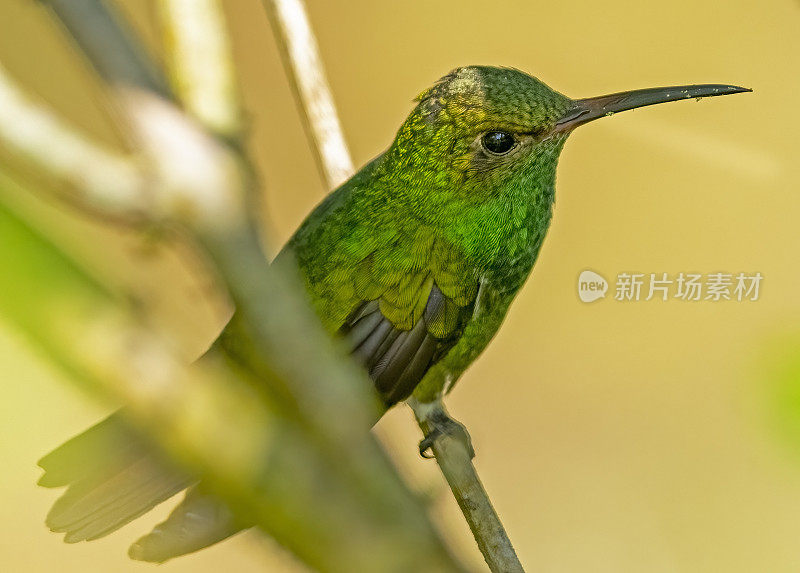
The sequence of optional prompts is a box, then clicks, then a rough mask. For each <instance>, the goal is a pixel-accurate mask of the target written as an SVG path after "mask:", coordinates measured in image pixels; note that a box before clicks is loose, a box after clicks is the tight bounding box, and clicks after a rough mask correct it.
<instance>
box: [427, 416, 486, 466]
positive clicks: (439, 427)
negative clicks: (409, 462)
mask: <svg viewBox="0 0 800 573" xmlns="http://www.w3.org/2000/svg"><path fill="white" fill-rule="evenodd" d="M428 424H429V429H428V432H427V433H426V434H425V437H424V438H423V439H422V440H421V441H420V443H419V455H420V456H422V457H423V458H425V459H431V458H433V457H434V455H433V445H434V444H435V443H436V442H437V441H439V440H441V439H442V438H452V439H454V440H456V441H458V442H460V443H461V445H463V446H464V449H465V450H467V453H469V457H470V459H472V458H474V457H475V449H474V448H473V447H472V438H471V437H470V435H469V432H468V431H467V428H466V427H465V426H464V424H462V423H461V422H459V421H458V420H455V419H453V418H451V417H450V416H448V415H447V413H446V412H444V411H443V410H440V411H437V412H435V413H434V414H433V415H432V416H431V417H429V418H428Z"/></svg>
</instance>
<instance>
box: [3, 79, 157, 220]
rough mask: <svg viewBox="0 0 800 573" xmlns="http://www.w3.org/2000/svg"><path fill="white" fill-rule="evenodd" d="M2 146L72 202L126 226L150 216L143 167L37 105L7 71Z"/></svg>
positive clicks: (42, 106)
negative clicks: (51, 180) (53, 181)
mask: <svg viewBox="0 0 800 573" xmlns="http://www.w3.org/2000/svg"><path fill="white" fill-rule="evenodd" d="M0 143H1V144H2V145H0V147H3V148H5V149H7V150H8V151H10V152H11V153H12V154H14V155H16V156H18V157H20V158H21V159H22V160H23V161H25V162H26V163H29V164H33V165H36V167H37V168H38V169H39V170H40V171H43V172H45V173H46V174H48V175H50V176H51V177H53V178H55V179H56V180H58V181H59V182H60V183H62V184H64V185H63V187H62V189H63V190H64V193H63V195H64V198H65V199H66V200H67V201H68V202H71V203H75V204H79V205H83V206H89V205H91V206H92V211H93V212H94V213H95V214H97V213H98V212H100V213H102V214H103V215H104V216H106V217H110V218H114V219H115V220H123V221H128V220H139V219H140V218H141V217H142V215H143V213H144V212H145V211H146V210H147V203H146V195H145V194H144V193H143V190H144V188H145V177H144V173H143V170H142V169H141V165H140V164H138V163H137V162H136V161H135V160H134V159H133V158H131V157H126V156H123V155H120V154H117V153H114V152H113V151H110V150H109V149H107V148H105V147H102V146H100V145H98V144H96V143H95V142H93V141H91V140H90V139H89V138H88V137H86V136H84V135H83V134H81V133H80V132H78V131H75V130H74V129H73V128H72V126H70V125H67V124H66V122H64V121H63V120H61V119H60V118H59V117H58V116H56V115H55V114H54V113H53V112H52V111H51V110H50V109H48V108H47V107H46V106H44V105H41V104H39V103H37V102H34V101H33V100H32V99H31V98H29V96H27V94H25V93H24V92H23V90H22V89H20V88H19V86H18V85H17V84H16V83H15V82H14V80H13V79H12V78H11V77H10V76H9V75H8V72H7V71H6V69H5V68H4V67H3V66H2V65H0ZM64 187H66V189H64Z"/></svg>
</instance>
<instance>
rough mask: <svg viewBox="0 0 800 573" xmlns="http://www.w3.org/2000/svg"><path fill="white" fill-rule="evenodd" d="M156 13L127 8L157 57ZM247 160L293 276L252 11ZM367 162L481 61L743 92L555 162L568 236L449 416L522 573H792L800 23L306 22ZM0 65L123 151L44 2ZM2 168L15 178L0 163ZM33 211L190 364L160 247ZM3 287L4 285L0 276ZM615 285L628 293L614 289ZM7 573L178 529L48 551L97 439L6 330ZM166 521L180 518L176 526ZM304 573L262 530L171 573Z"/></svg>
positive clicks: (571, 89) (116, 557)
mask: <svg viewBox="0 0 800 573" xmlns="http://www.w3.org/2000/svg"><path fill="white" fill-rule="evenodd" d="M151 4H152V2H150V1H146V0H129V1H126V2H121V5H122V6H123V7H124V9H125V11H126V13H127V14H128V15H129V16H130V17H131V18H132V20H133V22H134V23H135V25H136V26H137V28H138V29H139V31H140V32H141V33H142V34H144V36H145V38H146V39H147V41H148V42H149V46H150V48H151V49H152V51H153V53H154V54H156V55H157V54H158V53H159V49H160V48H159V44H158V42H159V33H158V27H157V18H156V14H155V11H154V9H153V7H152V6H151ZM225 4H226V11H227V15H228V17H229V21H230V26H231V28H232V30H233V34H232V36H233V41H234V47H235V51H236V57H237V61H238V64H239V73H240V80H241V86H242V91H243V97H244V99H245V104H246V108H247V110H248V114H249V129H250V135H249V143H250V152H251V154H252V156H253V157H254V159H255V162H256V164H257V165H258V168H259V170H260V177H261V178H262V180H263V181H264V183H265V187H266V196H265V197H264V201H263V217H264V220H265V222H266V223H267V225H268V228H269V233H268V237H269V241H270V244H271V246H272V249H273V251H277V249H278V248H280V246H281V245H282V243H283V242H284V241H285V240H286V238H287V237H288V236H289V235H290V234H291V233H292V231H293V230H294V229H295V228H296V227H297V225H298V224H299V223H300V221H301V220H302V219H303V217H304V216H305V214H306V213H307V212H308V211H309V210H310V209H311V208H312V207H313V206H314V205H315V204H316V203H317V202H318V201H319V200H320V199H321V198H322V197H323V196H324V194H325V192H326V190H325V189H324V186H323V184H322V183H321V180H320V177H319V175H318V173H317V171H316V168H315V165H314V162H313V159H312V155H311V153H310V151H309V148H308V145H307V143H306V139H305V136H304V134H303V130H302V127H301V123H300V119H299V115H298V113H297V110H296V107H295V104H294V102H293V100H292V96H291V92H290V89H289V86H288V83H287V81H286V79H285V75H284V73H283V70H282V67H281V63H280V60H279V55H278V52H277V48H276V45H275V43H274V41H273V38H272V34H271V31H270V28H269V25H268V21H267V19H266V16H265V14H264V12H263V7H262V5H261V3H260V2H258V1H257V0H228V1H227V2H226V3H225ZM307 7H308V10H309V13H310V17H311V20H312V23H313V25H314V28H315V31H316V33H317V36H318V41H319V44H320V50H321V52H322V54H323V58H324V61H325V64H326V67H327V73H328V78H329V80H330V82H331V85H332V89H333V92H334V96H335V99H336V103H337V105H338V108H339V112H340V114H341V120H342V123H343V126H344V130H345V134H346V136H347V140H348V142H349V144H350V146H351V151H352V153H353V156H354V159H355V161H356V163H357V164H358V165H362V164H364V163H365V162H366V161H368V160H369V159H370V158H372V157H373V156H374V155H376V154H377V153H379V152H380V151H382V150H383V149H384V148H385V147H386V146H387V145H388V144H389V143H390V142H391V140H392V138H393V137H394V133H395V131H396V129H397V128H398V127H399V125H400V123H401V122H402V121H403V119H404V118H405V116H406V114H407V113H408V112H409V110H410V109H411V105H412V104H411V100H412V98H413V97H414V96H415V95H416V94H417V93H419V92H420V91H422V90H423V89H424V88H425V87H427V86H428V85H429V84H431V83H432V82H433V81H434V80H436V79H437V78H438V77H440V76H441V75H443V74H445V73H446V72H447V71H449V70H450V69H452V68H454V67H456V66H459V65H465V64H493V65H504V66H513V67H517V68H520V69H522V70H524V71H527V72H529V73H531V74H533V75H535V76H537V77H539V78H540V79H542V80H544V81H545V82H547V83H548V84H549V85H551V86H552V87H553V88H555V89H557V90H558V91H561V92H563V93H565V94H567V95H570V96H572V97H587V96H591V95H599V94H602V93H608V92H614V91H620V90H625V89H633V88H640V87H651V86H658V85H670V84H688V83H712V82H722V83H733V84H739V85H744V86H749V87H752V88H753V89H754V90H755V91H754V93H753V94H746V95H740V96H736V97H730V98H719V99H709V100H703V101H702V102H700V103H695V102H686V103H680V104H672V105H667V106H659V107H654V108H649V109H646V110H638V111H635V112H631V113H626V114H623V115H619V116H616V117H614V118H613V119H608V120H603V121H600V122H597V123H593V124H591V125H590V126H588V127H585V128H582V129H580V130H578V131H577V132H576V134H575V135H573V136H572V137H571V139H570V141H569V143H568V144H567V146H566V149H565V152H564V154H563V155H562V159H561V163H560V167H559V175H558V185H557V194H556V195H557V200H556V208H555V218H554V222H553V225H552V227H551V230H550V233H549V237H548V239H547V241H546V244H545V246H544V248H543V250H542V254H541V257H540V259H539V262H538V263H537V265H536V268H535V271H534V274H533V278H532V280H531V281H530V282H529V283H528V285H527V286H526V287H525V288H524V289H523V291H522V292H521V294H520V296H519V298H518V299H517V302H516V303H515V304H514V306H513V307H512V311H511V313H510V315H509V318H508V320H507V322H506V324H505V326H504V328H503V329H502V330H501V332H500V334H499V335H498V337H497V338H496V340H495V341H494V343H493V344H492V345H491V346H490V348H489V349H488V350H487V351H486V353H485V354H484V356H483V357H482V358H481V359H480V360H479V361H478V362H477V363H476V364H475V365H474V366H473V367H472V368H471V369H470V370H469V371H468V372H467V374H466V375H465V376H464V377H463V378H462V380H461V381H460V383H459V385H458V387H457V389H456V391H455V392H454V393H453V394H452V395H451V397H450V400H449V402H448V403H449V407H450V410H451V412H452V413H453V415H454V416H455V417H457V418H458V419H460V420H461V421H463V422H464V423H465V424H466V425H467V426H468V427H469V429H470V432H471V434H472V437H473V442H474V444H475V448H476V451H477V458H476V464H477V467H478V471H479V472H480V474H481V476H482V478H483V480H484V483H485V486H486V488H487V490H488V491H489V494H490V495H491V496H492V499H493V500H494V502H495V505H496V508H497V511H498V513H499V514H500V516H501V518H502V519H503V521H504V523H505V525H506V527H507V529H508V532H509V534H510V536H511V538H512V540H513V542H514V544H515V546H516V548H517V550H518V552H519V554H520V557H521V559H522V561H523V563H524V564H526V566H527V567H528V568H529V570H530V571H548V572H574V571H593V572H605V571H608V572H612V571H613V572H621V571H637V572H638V571H652V572H662V571H664V572H671V571H680V572H694V571H697V572H707V571H730V572H740V571H741V572H746V571H771V572H784V571H786V572H793V571H798V570H800V543H798V537H800V297H798V296H797V294H796V292H797V289H798V286H800V258H798V254H797V248H798V238H800V230H798V224H797V221H798V220H800V199H799V198H798V185H797V184H798V181H800V173H799V172H798V171H800V167H799V166H800V163H799V162H798V161H797V156H798V151H800V149H798V144H797V128H798V127H800V107H798V105H797V104H796V99H797V93H800V75H798V74H797V73H796V70H797V64H798V54H800V4H798V3H797V2H794V1H789V0H766V1H764V2H759V3H753V2H746V1H744V0H734V1H731V2H728V3H726V4H725V6H724V9H720V7H719V5H717V4H715V3H711V2H696V1H689V0H675V1H674V2H670V3H669V4H657V3H642V2H634V1H626V0H609V1H607V2H603V3H597V2H577V3H576V2H570V3H558V2H522V1H510V2H504V3H486V2H474V1H466V2H465V1H458V2H457V1H454V0H453V1H449V0H442V1H439V2H435V3H429V2H422V1H417V0H415V1H408V2H402V3H390V2H370V1H367V0H351V1H349V2H323V1H321V0H308V2H307ZM0 60H1V61H2V62H3V63H4V64H5V65H6V66H7V67H8V69H9V71H10V72H11V73H12V74H13V75H14V76H16V77H17V78H18V79H19V80H20V81H21V82H22V84H23V85H24V86H25V87H27V88H28V89H29V90H31V91H32V92H34V93H36V94H38V95H39V96H41V98H43V99H44V100H46V101H47V102H48V103H50V104H51V105H52V106H53V107H54V108H55V109H57V110H59V111H60V112H62V113H63V114H64V115H65V116H66V117H68V118H70V119H71V120H72V121H73V122H74V123H75V124H76V125H78V126H80V127H81V128H83V129H85V130H86V131H87V132H88V133H90V134H92V135H94V136H95V137H98V138H100V139H101V140H103V141H106V142H109V143H110V144H114V145H119V138H118V135H117V134H116V133H114V131H113V130H112V129H111V127H110V123H109V122H108V120H107V117H106V115H105V112H104V109H103V107H102V101H101V98H100V92H99V90H98V85H97V83H96V82H95V81H94V79H93V78H92V76H91V74H90V73H89V71H88V69H87V67H86V66H85V65H84V64H83V63H82V62H81V61H80V60H79V59H78V58H76V56H75V54H74V52H73V50H72V49H71V47H70V45H69V44H68V42H67V41H66V38H65V35H64V34H63V33H62V32H61V30H59V29H58V28H57V27H56V26H54V25H53V23H52V21H51V19H50V18H49V17H48V13H47V11H46V10H45V9H44V8H43V7H42V5H41V4H40V3H37V2H32V1H30V0H4V1H3V2H2V3H0ZM2 154H3V150H2V149H0V158H2V159H5V157H4V156H3V155H2ZM31 177H33V178H34V179H35V178H36V177H37V174H35V173H30V172H26V171H25V170H24V168H21V169H18V170H14V171H5V172H3V171H0V178H2V181H3V182H4V184H5V185H7V186H9V188H10V189H11V193H12V200H13V201H14V202H15V203H16V204H17V206H18V209H19V210H21V211H22V212H28V213H32V214H35V215H36V217H37V218H39V220H44V221H47V225H48V226H47V229H46V231H47V234H48V236H50V237H51V238H52V239H54V240H55V241H57V242H59V243H60V244H62V245H64V247H65V248H66V249H67V250H68V251H69V252H70V253H72V254H73V255H74V257H75V258H77V259H79V260H80V261H81V262H82V263H83V264H85V265H86V266H87V267H88V268H89V269H91V271H92V272H93V273H96V274H97V275H98V276H102V277H103V278H104V279H107V280H110V281H117V282H118V283H119V284H126V285H131V286H132V287H133V288H135V290H136V292H137V293H138V294H139V296H141V297H142V299H143V300H147V301H148V302H149V303H150V304H151V305H153V307H154V308H156V309H158V314H159V318H160V319H161V320H163V322H164V324H168V325H170V328H172V329H173V331H174V332H176V333H178V334H179V336H180V338H181V340H182V341H183V342H184V344H185V348H184V350H185V353H186V356H187V359H189V358H192V357H194V356H195V355H196V354H197V353H199V352H200V351H201V350H202V349H203V348H204V346H205V345H206V344H208V343H209V341H210V340H212V339H213V338H214V336H215V335H216V333H217V332H218V330H219V328H220V327H221V325H222V323H223V321H224V318H225V315H226V312H227V310H226V309H225V308H224V305H222V304H209V303H208V302H207V301H206V297H205V294H206V292H207V289H208V285H207V284H206V283H205V280H204V279H203V278H202V277H199V276H197V274H196V273H194V272H193V271H192V265H191V261H187V256H186V253H185V252H181V251H180V249H174V250H170V249H162V248H154V247H153V245H152V244H151V243H149V242H148V241H147V240H146V239H143V238H141V237H137V236H134V235H126V234H124V233H120V232H117V231H112V230H109V229H107V228H104V227H103V226H102V225H99V224H96V223H91V222H89V221H87V220H85V219H83V218H81V217H77V216H74V215H73V214H71V213H69V212H68V211H67V210H66V209H65V208H64V207H62V206H60V205H56V204H52V203H50V202H48V201H47V200H46V199H44V198H42V197H33V198H32V197H30V196H28V195H27V194H25V193H22V192H14V191H13V188H11V186H10V184H9V183H8V182H9V181H10V180H12V179H16V180H19V179H23V178H31ZM587 268H588V269H593V270H595V271H598V272H599V273H601V274H603V275H604V276H605V277H606V278H607V279H609V280H610V281H611V282H612V285H613V280H614V278H615V277H616V275H617V274H618V273H621V272H641V273H648V274H649V273H657V274H660V273H662V272H667V273H670V274H677V273H679V272H699V273H712V272H719V271H722V272H730V273H738V272H740V271H744V272H749V273H754V272H760V273H761V274H762V275H763V276H764V279H763V282H762V285H761V293H760V298H759V300H758V301H755V302H735V301H730V302H719V303H713V302H710V301H702V302H695V303H688V302H684V301H680V300H669V301H667V302H663V301H660V300H653V301H649V302H644V301H640V302H627V303H624V302H617V301H614V300H613V298H612V297H611V296H609V297H608V298H607V299H605V300H600V301H597V302H594V303H591V304H585V303H582V302H581V301H580V300H579V299H578V297H577V293H576V281H577V276H578V274H579V273H580V272H581V271H582V270H584V269H587ZM0 272H2V269H0ZM612 288H613V286H612ZM0 381H2V382H0V384H2V398H0V459H2V460H3V468H2V477H1V478H0V570H3V571H31V572H38V571H43V572H44V571H59V572H71V571H75V572H77V571H87V570H89V571H114V572H117V571H119V572H124V571H144V570H146V569H148V568H151V567H152V565H148V564H142V563H137V562H133V561H129V560H128V558H127V557H126V550H127V546H128V545H129V544H130V542H131V541H133V540H134V539H135V538H137V537H138V536H139V535H141V534H143V533H145V532H146V531H148V530H149V528H150V526H151V525H152V524H153V523H155V522H156V521H158V520H160V519H162V518H163V517H164V516H165V515H166V513H167V512H168V509H169V507H166V506H165V507H163V508H160V509H159V511H157V512H155V513H154V514H153V515H149V516H146V517H145V518H143V519H141V520H138V521H135V522H133V523H132V524H130V525H128V526H126V527H125V528H124V529H122V530H121V531H119V532H117V533H115V534H114V535H112V536H110V537H108V538H105V539H102V540H99V541H95V542H91V543H82V544H79V545H75V546H68V545H65V544H63V543H62V542H61V539H60V536H58V535H56V534H52V533H50V532H48V531H47V529H46V528H45V526H44V516H45V514H46V512H47V510H48V508H49V506H50V504H51V503H52V502H53V500H54V499H55V498H56V497H57V495H58V494H57V492H55V491H52V490H45V489H41V488H38V487H37V486H36V485H35V483H36V480H37V479H38V476H39V470H38V468H37V467H36V460H37V459H38V458H39V457H41V456H42V455H43V454H44V453H46V452H47V451H49V450H50V449H52V448H53V447H54V446H56V445H58V444H59V443H60V442H62V441H63V440H64V439H65V438H66V437H68V436H71V435H73V434H75V433H77V432H79V431H80V430H82V429H83V428H84V427H86V426H88V425H89V424H91V423H94V422H95V421H96V420H98V419H100V418H101V417H102V416H104V415H105V413H107V412H109V411H110V410H111V409H112V408H113V407H114V405H111V404H99V403H97V402H95V401H93V400H92V399H91V398H90V397H88V396H86V395H84V394H81V393H80V391H79V390H77V389H75V387H73V386H70V385H69V383H67V382H65V381H64V380H61V379H60V378H59V377H58V376H57V375H56V374H54V373H53V372H52V371H51V370H50V369H49V368H48V366H47V364H46V363H45V362H43V361H42V360H40V358H39V357H37V355H36V353H35V352H34V351H33V350H31V349H30V348H28V347H26V346H25V345H24V343H23V341H22V339H21V338H19V337H18V336H17V335H16V333H15V332H13V331H12V330H10V329H9V328H7V327H6V326H4V325H3V322H2V317H0ZM377 432H379V434H380V435H381V437H382V438H383V439H384V440H385V442H386V443H387V444H388V445H389V448H390V450H391V451H392V453H393V455H394V456H395V458H396V459H397V463H398V465H400V467H401V468H402V470H403V472H404V473H405V474H406V475H407V476H408V477H409V479H410V480H412V481H413V483H414V484H415V485H416V487H417V488H418V489H420V490H421V491H424V492H426V493H427V494H429V495H431V496H432V497H434V499H435V500H436V501H435V511H436V512H437V519H438V520H439V521H440V522H441V524H442V527H443V528H444V529H445V531H446V532H447V535H448V537H449V538H450V539H451V540H452V543H453V545H454V546H455V547H457V548H459V553H460V554H462V555H463V556H464V557H465V560H467V561H468V562H469V563H471V564H473V565H475V566H476V567H480V564H481V563H482V561H481V557H480V554H479V553H478V550H477V548H476V547H475V546H474V542H473V540H472V538H471V536H470V533H469V530H468V528H467V526H466V524H465V523H464V522H463V518H462V516H461V514H460V512H459V511H458V508H457V506H456V504H455V502H454V501H453V500H452V498H451V496H450V495H449V492H448V491H447V490H446V486H445V485H444V482H443V480H442V478H441V476H440V474H439V472H438V469H437V468H436V465H435V463H434V462H432V461H426V460H422V459H420V458H419V457H418V456H417V454H416V449H417V448H416V444H417V441H418V440H419V438H420V435H419V429H418V428H417V426H416V424H415V423H414V421H413V418H412V416H411V413H410V410H408V409H407V408H405V407H398V408H396V409H395V410H394V411H392V412H391V413H390V414H389V415H388V416H386V418H385V419H384V420H383V421H382V422H381V423H380V424H379V426H378V428H377ZM166 505H167V506H168V505H169V504H166ZM221 567H225V568H227V569H228V570H232V571H243V572H244V571H263V570H268V571H289V572H292V571H301V570H303V569H302V568H301V567H300V566H299V565H297V564H296V563H295V562H294V561H293V559H292V558H291V557H290V556H288V555H287V554H285V553H284V552H283V551H282V550H281V549H280V548H278V547H277V546H276V545H275V544H274V543H272V542H271V541H269V540H268V539H265V538H263V537H262V536H260V535H259V534H257V533H254V532H247V533H245V534H242V535H239V536H237V537H235V538H234V539H232V540H229V541H227V542H224V543H222V544H219V545H217V546H215V547H213V548H211V549H209V550H205V551H202V552H201V553H198V554H195V555H192V556H189V557H184V558H179V559H177V560H175V561H174V562H170V563H168V564H166V565H164V566H162V567H161V568H160V569H159V570H160V571H165V572H169V573H172V572H174V573H178V572H184V571H193V572H200V573H202V572H204V571H208V572H212V571H218V570H219V569H220V568H221Z"/></svg>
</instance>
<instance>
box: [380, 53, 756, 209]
mask: <svg viewBox="0 0 800 573" xmlns="http://www.w3.org/2000/svg"><path fill="white" fill-rule="evenodd" d="M743 91H750V90H748V89H746V88H740V87H736V86H728V85H711V84H705V85H695V86H674V87H668V88H651V89H644V90H635V91H629V92H620V93H616V94H611V95H605V96H599V97H594V98H587V99H577V100H573V99H571V98H569V97H567V96H565V95H562V94H560V93H558V92H557V91H555V90H553V89H551V88H550V87H548V86H547V85H546V84H544V83H543V82H541V81H539V80H538V79H536V78H534V77H532V76H530V75H528V74H526V73H524V72H521V71H519V70H515V69H510V68H497V67H490V66H468V67H462V68H457V69H455V70H453V71H452V72H450V73H449V74H447V75H446V76H444V77H443V78H441V79H440V80H439V81H438V82H436V83H435V84H434V85H433V86H432V87H430V88H429V89H427V90H425V91H424V92H422V93H421V94H420V95H419V96H418V97H417V102H418V104H417V106H416V108H415V109H414V111H413V112H412V113H411V115H410V116H409V117H408V119H407V120H406V122H405V123H404V124H403V126H402V127H401V128H400V131H399V133H398V135H397V138H396V139H395V141H394V143H393V145H392V147H391V148H390V150H389V153H388V158H389V160H390V161H392V163H393V168H397V167H405V168H406V169H405V170H404V171H405V172H406V173H409V174H411V175H412V176H413V178H414V181H415V182H416V183H418V184H420V183H421V184H423V185H425V186H426V187H427V188H430V187H431V186H433V187H442V188H447V189H449V190H450V192H451V193H453V192H454V193H458V194H459V195H461V196H463V197H464V198H468V197H471V198H473V199H476V200H482V199H484V198H486V197H487V196H492V195H496V194H498V193H502V192H503V191H504V190H508V189H509V188H511V189H514V188H517V187H525V186H527V187H531V188H535V187H536V186H540V187H541V186H547V185H550V186H552V182H553V181H554V178H555V167H556V164H557V162H558V156H559V154H560V152H561V149H562V146H563V144H564V142H565V140H566V139H567V137H568V135H569V134H570V133H571V132H572V131H573V130H574V129H575V128H576V127H578V126H580V125H584V124H586V123H588V122H590V121H593V120H595V119H598V118H601V117H605V116H608V115H613V114H614V113H618V112H621V111H626V110H629V109H634V108H637V107H643V106H647V105H653V104H657V103H664V102H669V101H675V100H681V99H691V98H699V97H708V96H717V95H726V94H732V93H739V92H743Z"/></svg>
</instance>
